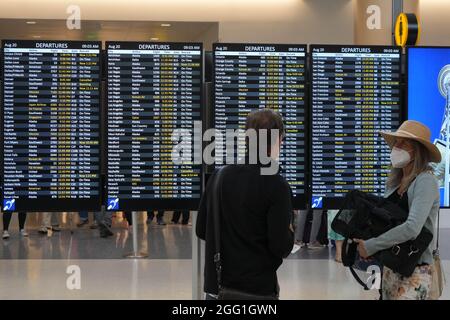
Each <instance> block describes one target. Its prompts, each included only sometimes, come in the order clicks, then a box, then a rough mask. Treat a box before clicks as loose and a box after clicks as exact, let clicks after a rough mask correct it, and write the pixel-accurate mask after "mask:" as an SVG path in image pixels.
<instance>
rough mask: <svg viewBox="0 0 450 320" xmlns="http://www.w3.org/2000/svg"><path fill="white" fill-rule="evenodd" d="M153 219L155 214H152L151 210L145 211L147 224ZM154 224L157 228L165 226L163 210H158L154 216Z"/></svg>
mask: <svg viewBox="0 0 450 320" xmlns="http://www.w3.org/2000/svg"><path fill="white" fill-rule="evenodd" d="M154 217H155V213H154V212H153V210H149V211H147V224H151V223H152V221H153V218H154ZM156 223H157V224H158V225H159V226H165V225H166V223H165V222H164V210H158V214H157V215H156Z"/></svg>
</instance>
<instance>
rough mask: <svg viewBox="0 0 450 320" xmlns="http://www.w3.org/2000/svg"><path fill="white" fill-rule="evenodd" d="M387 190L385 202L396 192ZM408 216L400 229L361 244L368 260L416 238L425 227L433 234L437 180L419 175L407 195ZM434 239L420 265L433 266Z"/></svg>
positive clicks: (437, 198) (437, 210)
mask: <svg viewBox="0 0 450 320" xmlns="http://www.w3.org/2000/svg"><path fill="white" fill-rule="evenodd" d="M397 188H398V186H396V187H395V188H386V191H385V194H384V197H385V198H388V197H389V196H390V195H391V194H392V193H394V192H395V191H396V190H397ZM407 194H408V205H409V215H408V219H407V220H406V221H405V222H404V223H403V224H401V225H399V226H397V227H395V228H392V229H391V230H389V231H388V232H386V233H383V234H382V235H380V236H378V237H376V238H372V239H369V240H366V241H365V242H364V244H365V246H366V250H367V253H368V254H369V256H371V255H373V254H375V253H376V252H378V251H381V250H384V249H387V248H390V247H392V246H394V245H396V244H400V243H403V242H406V241H408V240H412V239H415V238H417V236H418V235H419V233H420V231H421V230H422V228H423V227H424V226H425V227H426V228H427V229H428V230H430V231H431V232H432V233H433V235H435V234H436V232H435V230H436V219H437V215H438V214H439V207H440V195H439V184H438V180H437V179H436V177H435V176H434V175H433V174H432V173H430V172H422V173H421V174H419V175H418V176H417V177H416V179H415V180H414V181H413V182H412V183H411V185H410V186H409V188H408V191H407ZM435 240H436V236H434V238H433V241H431V243H430V245H429V246H428V248H427V249H426V250H425V252H424V253H423V254H422V256H421V258H420V260H419V262H418V263H419V264H422V263H428V264H432V263H433V250H434V248H435V244H434V243H435Z"/></svg>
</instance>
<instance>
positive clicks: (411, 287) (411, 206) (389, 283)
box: [355, 120, 441, 300]
mask: <svg viewBox="0 0 450 320" xmlns="http://www.w3.org/2000/svg"><path fill="white" fill-rule="evenodd" d="M381 135H382V136H383V138H384V139H385V141H386V143H387V144H388V145H389V147H390V148H391V150H392V151H391V162H392V170H391V172H390V174H389V177H388V180H387V184H386V190H385V198H388V199H389V200H391V201H395V202H396V203H398V204H399V205H400V206H402V207H403V208H404V209H405V210H407V211H408V212H409V215H408V219H407V220H406V221H405V222H404V223H403V224H401V225H399V226H397V227H395V228H393V229H391V230H389V231H388V232H386V233H384V234H382V235H380V236H379V237H376V238H372V239H369V240H366V241H364V240H359V239H355V241H356V242H357V243H358V251H359V254H360V256H361V257H363V258H367V257H369V256H372V255H373V254H375V253H376V252H378V251H381V250H384V249H387V248H390V247H392V246H394V245H395V244H399V243H403V242H406V241H408V240H411V239H414V238H416V237H417V236H418V235H419V233H420V231H421V230H422V228H423V227H424V226H425V227H426V228H427V229H428V230H435V227H436V218H437V215H438V212H439V206H440V199H439V186H438V181H437V179H436V177H435V176H434V175H433V173H432V171H431V167H430V162H437V163H439V162H440V161H441V154H440V152H439V149H438V148H437V147H436V146H435V145H434V144H432V143H431V142H430V136H431V134H430V130H429V129H428V128H427V127H426V126H425V125H423V124H422V123H420V122H417V121H412V120H409V121H405V122H404V123H403V124H402V125H401V126H400V128H399V129H398V130H397V131H396V132H381ZM432 268H433V244H430V246H429V247H428V248H427V250H425V252H424V253H423V255H422V257H421V258H420V260H419V264H418V265H417V267H416V269H415V271H414V273H413V274H412V275H411V277H409V278H406V277H402V276H401V275H400V274H397V273H395V272H393V271H392V270H390V269H389V268H386V267H384V270H383V281H382V296H383V299H385V300H405V299H408V300H409V299H415V300H417V299H419V300H425V299H428V298H429V292H430V286H431V280H432V271H433V269H432Z"/></svg>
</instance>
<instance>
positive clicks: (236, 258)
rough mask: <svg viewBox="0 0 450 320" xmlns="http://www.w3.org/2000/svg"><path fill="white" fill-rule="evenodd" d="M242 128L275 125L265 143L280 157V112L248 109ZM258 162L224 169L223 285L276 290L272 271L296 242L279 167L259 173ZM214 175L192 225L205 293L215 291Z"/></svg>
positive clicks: (255, 290)
mask: <svg viewBox="0 0 450 320" xmlns="http://www.w3.org/2000/svg"><path fill="white" fill-rule="evenodd" d="M246 129H255V130H256V131H258V130H260V129H266V130H268V131H270V130H273V129H276V130H278V131H279V136H278V138H277V139H276V141H270V140H269V141H268V144H269V147H268V148H267V149H269V150H268V152H267V153H268V155H269V156H270V157H271V158H272V159H276V158H277V157H278V155H279V151H280V146H281V141H282V137H283V135H284V126H283V121H282V119H281V116H280V115H279V114H278V113H276V112H274V111H272V110H270V109H263V110H259V111H256V112H252V113H251V114H250V115H249V116H248V117H247V123H246ZM268 136H269V137H270V134H269V135H268ZM258 145H259V144H258ZM247 159H248V157H247ZM246 163H247V162H246ZM262 167H264V166H263V165H262V164H261V163H257V164H237V165H229V166H227V167H226V171H225V172H224V173H223V177H222V201H221V202H222V203H221V219H220V229H221V230H220V234H221V237H220V239H221V240H220V241H221V260H222V285H223V286H224V287H227V288H232V289H235V290H240V291H243V292H247V293H250V294H256V295H278V293H279V288H278V280H277V274H276V271H277V269H278V268H279V267H280V265H281V263H282V262H283V258H285V257H287V256H288V255H289V253H290V252H291V250H292V247H293V244H294V235H293V232H292V226H291V220H292V201H291V199H292V193H291V189H290V187H289V184H288V183H287V182H286V180H285V179H284V178H283V177H282V176H281V175H280V174H279V173H278V172H277V173H276V174H273V175H264V174H261V169H262ZM215 177H216V175H215V174H213V175H212V176H211V177H210V179H209V181H208V184H207V186H206V190H205V192H204V194H203V197H202V199H201V202H200V207H199V212H198V218H197V226H196V233H197V236H198V237H199V238H200V239H203V240H205V241H206V253H205V274H204V276H205V285H204V291H205V293H206V294H207V298H208V297H209V298H211V297H215V296H216V295H217V294H218V285H217V274H216V270H215V263H214V253H215V244H214V242H215V241H214V225H213V221H212V220H213V219H211V213H210V212H211V208H212V204H211V192H212V186H213V185H214V180H215Z"/></svg>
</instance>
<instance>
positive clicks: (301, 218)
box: [295, 210, 325, 249]
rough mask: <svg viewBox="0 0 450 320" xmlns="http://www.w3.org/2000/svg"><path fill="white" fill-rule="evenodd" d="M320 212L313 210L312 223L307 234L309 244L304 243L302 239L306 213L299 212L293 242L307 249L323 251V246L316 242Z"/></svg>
mask: <svg viewBox="0 0 450 320" xmlns="http://www.w3.org/2000/svg"><path fill="white" fill-rule="evenodd" d="M322 214H323V211H322V210H313V221H312V226H311V232H310V234H309V243H304V242H303V238H304V234H305V226H306V219H307V217H308V211H306V210H299V213H298V218H297V227H296V228H295V240H296V241H295V242H296V244H297V245H299V246H300V248H302V247H307V248H308V249H323V248H324V247H325V246H323V245H322V244H320V242H319V241H317V236H318V235H319V230H320V226H321V224H322Z"/></svg>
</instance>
